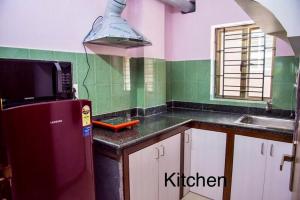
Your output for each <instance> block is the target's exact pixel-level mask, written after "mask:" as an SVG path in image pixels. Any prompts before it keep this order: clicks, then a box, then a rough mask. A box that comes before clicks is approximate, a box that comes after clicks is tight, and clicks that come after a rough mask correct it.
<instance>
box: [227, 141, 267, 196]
mask: <svg viewBox="0 0 300 200" xmlns="http://www.w3.org/2000/svg"><path fill="white" fill-rule="evenodd" d="M267 145H268V141H267V140H263V139H257V138H251V137H244V136H238V135H237V136H235V141H234V157H233V172H232V173H233V174H232V187H231V200H241V199H242V200H262V198H263V187H264V176H265V163H266V153H267V152H266V151H267Z"/></svg>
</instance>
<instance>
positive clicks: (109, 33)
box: [84, 0, 152, 49]
mask: <svg viewBox="0 0 300 200" xmlns="http://www.w3.org/2000/svg"><path fill="white" fill-rule="evenodd" d="M125 7H126V0H108V4H107V7H106V11H105V14H104V16H103V17H101V18H97V19H96V21H95V22H94V24H93V27H92V29H91V31H90V32H89V34H88V35H87V36H86V37H85V39H84V43H85V44H86V43H90V44H98V45H106V46H113V47H119V48H126V49H127V48H135V47H142V46H150V45H152V43H151V42H150V41H149V40H148V39H146V38H145V37H144V36H143V35H142V34H141V33H139V32H138V31H136V30H135V29H134V28H133V27H131V26H130V25H129V24H128V22H127V21H126V20H125V19H123V18H122V17H121V14H122V12H123V10H124V8H125Z"/></svg>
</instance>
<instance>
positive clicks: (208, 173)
mask: <svg viewBox="0 0 300 200" xmlns="http://www.w3.org/2000/svg"><path fill="white" fill-rule="evenodd" d="M225 154H226V134H225V133H221V132H214V131H207V130H200V129H192V150H191V176H196V174H197V173H198V174H199V176H203V177H205V179H206V180H207V179H208V178H209V177H215V178H218V177H221V176H224V169H225ZM221 183H222V184H221V185H220V187H218V186H215V187H209V186H208V185H207V184H206V182H205V186H204V187H203V184H202V182H201V181H200V182H199V187H191V188H190V191H191V192H194V193H197V194H200V195H202V196H205V197H208V198H210V199H214V200H221V199H222V198H223V182H221Z"/></svg>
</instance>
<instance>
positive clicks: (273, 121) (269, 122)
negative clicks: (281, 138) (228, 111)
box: [235, 115, 294, 130]
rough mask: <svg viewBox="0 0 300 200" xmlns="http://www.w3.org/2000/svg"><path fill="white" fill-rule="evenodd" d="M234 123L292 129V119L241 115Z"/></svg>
mask: <svg viewBox="0 0 300 200" xmlns="http://www.w3.org/2000/svg"><path fill="white" fill-rule="evenodd" d="M235 123H238V124H244V125H247V126H252V127H262V128H274V129H282V130H294V120H287V119H278V118H271V117H261V116H254V115H243V116H242V117H241V118H239V119H238V120H236V121H235Z"/></svg>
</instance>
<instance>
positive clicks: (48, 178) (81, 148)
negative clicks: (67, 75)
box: [3, 100, 95, 200]
mask: <svg viewBox="0 0 300 200" xmlns="http://www.w3.org/2000/svg"><path fill="white" fill-rule="evenodd" d="M85 105H86V106H89V107H90V102H89V101H75V100H74V101H73V100H66V101H53V102H49V103H40V104H34V105H26V106H20V107H15V108H10V109H7V110H4V111H3V129H4V135H5V139H6V144H7V154H8V161H9V164H10V165H11V167H12V174H13V177H12V186H13V187H12V190H13V198H14V199H32V200H35V199H44V200H66V199H95V191H94V178H93V163H92V134H91V129H88V130H89V131H88V132H83V126H82V124H83V123H82V108H83V106H85ZM89 114H90V113H89ZM88 123H89V124H90V120H89V121H88ZM16 124H17V125H16Z"/></svg>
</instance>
